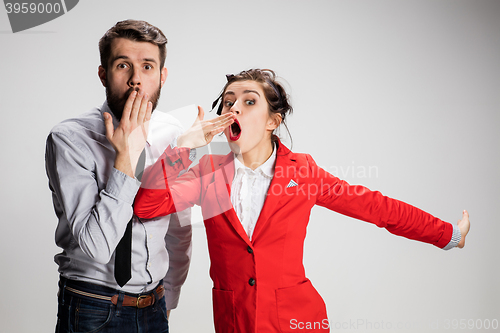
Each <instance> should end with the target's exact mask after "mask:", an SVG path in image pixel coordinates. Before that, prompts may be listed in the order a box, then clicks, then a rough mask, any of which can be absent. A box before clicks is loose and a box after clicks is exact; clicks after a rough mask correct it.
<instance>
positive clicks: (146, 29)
mask: <svg viewBox="0 0 500 333" xmlns="http://www.w3.org/2000/svg"><path fill="white" fill-rule="evenodd" d="M116 38H125V39H129V40H132V41H134V42H148V43H151V44H154V45H156V46H158V48H159V51H160V70H161V69H162V68H163V66H165V59H166V57H167V47H166V46H165V45H166V44H167V38H166V37H165V35H164V34H163V32H162V31H161V30H160V29H158V28H157V27H155V26H154V25H151V24H149V23H148V22H145V21H137V20H126V21H121V22H118V23H116V24H115V25H114V26H113V27H112V28H111V29H109V30H108V31H106V33H105V34H104V36H102V37H101V39H100V40H99V53H100V55H101V66H102V67H103V68H104V69H105V70H107V69H108V62H109V57H110V56H111V43H112V42H113V40H115V39H116Z"/></svg>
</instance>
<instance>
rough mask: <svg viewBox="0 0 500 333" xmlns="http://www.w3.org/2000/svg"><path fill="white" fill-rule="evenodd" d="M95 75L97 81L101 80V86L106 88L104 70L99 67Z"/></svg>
mask: <svg viewBox="0 0 500 333" xmlns="http://www.w3.org/2000/svg"><path fill="white" fill-rule="evenodd" d="M97 75H98V76H99V79H100V80H101V83H102V85H103V86H104V87H106V70H105V69H104V67H102V66H101V65H99V69H98V71H97Z"/></svg>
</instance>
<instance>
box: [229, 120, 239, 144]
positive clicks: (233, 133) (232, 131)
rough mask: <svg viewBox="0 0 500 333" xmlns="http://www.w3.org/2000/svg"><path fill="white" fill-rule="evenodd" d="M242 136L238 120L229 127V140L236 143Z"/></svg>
mask: <svg viewBox="0 0 500 333" xmlns="http://www.w3.org/2000/svg"><path fill="white" fill-rule="evenodd" d="M240 136H241V127H240V123H239V122H238V120H237V119H235V120H234V123H232V124H231V126H230V127H229V139H231V141H236V140H238V139H239V138H240Z"/></svg>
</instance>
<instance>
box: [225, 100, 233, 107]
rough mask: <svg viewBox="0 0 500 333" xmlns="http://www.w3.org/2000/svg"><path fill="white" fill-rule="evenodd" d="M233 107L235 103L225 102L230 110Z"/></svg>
mask: <svg viewBox="0 0 500 333" xmlns="http://www.w3.org/2000/svg"><path fill="white" fill-rule="evenodd" d="M233 105H234V103H233V102H231V101H224V106H227V107H228V108H230V107H231V106H233Z"/></svg>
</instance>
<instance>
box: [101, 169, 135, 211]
mask: <svg viewBox="0 0 500 333" xmlns="http://www.w3.org/2000/svg"><path fill="white" fill-rule="evenodd" d="M140 186H141V183H140V182H139V181H138V180H137V179H135V178H131V177H129V176H127V175H126V174H124V173H123V172H121V171H120V170H117V169H115V168H113V171H112V172H111V175H110V176H109V179H108V183H107V184H106V192H107V193H108V194H109V195H111V196H113V197H115V198H118V199H121V200H123V201H125V202H127V203H130V204H132V203H133V202H134V198H135V195H136V194H137V191H139V187H140Z"/></svg>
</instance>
